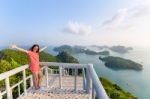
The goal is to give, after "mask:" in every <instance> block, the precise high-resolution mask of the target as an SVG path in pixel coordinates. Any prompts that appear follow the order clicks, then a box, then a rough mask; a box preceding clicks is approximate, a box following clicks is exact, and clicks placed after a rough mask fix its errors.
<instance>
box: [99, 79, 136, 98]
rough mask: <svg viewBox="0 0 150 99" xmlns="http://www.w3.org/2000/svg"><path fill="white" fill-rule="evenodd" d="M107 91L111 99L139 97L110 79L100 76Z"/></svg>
mask: <svg viewBox="0 0 150 99" xmlns="http://www.w3.org/2000/svg"><path fill="white" fill-rule="evenodd" d="M99 79H100V81H101V83H102V85H103V87H104V89H105V90H106V93H107V94H108V96H109V97H110V98H111V99H138V98H137V97H135V96H133V95H132V94H131V93H129V92H125V91H124V90H123V89H122V88H121V87H119V86H118V85H116V84H113V83H111V82H110V81H109V80H107V79H105V78H102V77H100V78H99Z"/></svg>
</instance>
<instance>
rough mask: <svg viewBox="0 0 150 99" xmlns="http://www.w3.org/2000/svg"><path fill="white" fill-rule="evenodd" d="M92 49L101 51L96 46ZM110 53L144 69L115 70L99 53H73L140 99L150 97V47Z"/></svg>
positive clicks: (81, 61) (54, 53) (98, 72)
mask: <svg viewBox="0 0 150 99" xmlns="http://www.w3.org/2000/svg"><path fill="white" fill-rule="evenodd" d="M1 49H2V48H1ZM90 49H93V50H95V51H99V50H98V49H96V48H90ZM46 51H47V52H49V53H50V54H53V55H57V53H56V52H54V51H53V47H49V48H48V49H46ZM110 54H111V55H113V56H119V57H123V58H127V59H131V60H133V61H135V62H138V63H141V64H143V66H144V69H143V71H141V72H138V71H133V70H120V71H114V70H111V69H109V68H107V67H105V66H104V63H103V62H101V61H100V60H99V55H95V56H93V55H85V54H73V56H74V57H76V58H77V59H78V60H79V61H80V63H92V64H94V68H95V70H96V72H97V74H98V76H102V77H106V78H107V79H109V80H111V81H112V82H114V83H116V84H118V85H119V86H121V87H122V88H123V89H124V90H126V91H129V92H131V93H132V94H134V95H135V96H137V97H138V98H139V99H150V77H149V76H150V48H140V47H135V48H134V50H133V51H131V52H130V53H127V54H118V53H115V52H111V51H110Z"/></svg>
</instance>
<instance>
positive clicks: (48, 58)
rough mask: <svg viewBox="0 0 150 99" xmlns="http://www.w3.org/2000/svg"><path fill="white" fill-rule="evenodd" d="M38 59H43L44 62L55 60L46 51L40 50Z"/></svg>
mask: <svg viewBox="0 0 150 99" xmlns="http://www.w3.org/2000/svg"><path fill="white" fill-rule="evenodd" d="M40 61H41V62H42V61H44V62H56V57H55V56H53V55H51V54H48V53H46V52H41V53H40Z"/></svg>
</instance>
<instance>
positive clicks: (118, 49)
mask: <svg viewBox="0 0 150 99" xmlns="http://www.w3.org/2000/svg"><path fill="white" fill-rule="evenodd" d="M109 49H110V50H111V51H114V52H117V53H120V54H125V53H128V52H129V51H130V50H133V48H132V47H125V46H120V45H118V46H112V47H109Z"/></svg>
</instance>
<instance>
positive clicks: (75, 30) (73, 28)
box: [63, 21, 92, 34]
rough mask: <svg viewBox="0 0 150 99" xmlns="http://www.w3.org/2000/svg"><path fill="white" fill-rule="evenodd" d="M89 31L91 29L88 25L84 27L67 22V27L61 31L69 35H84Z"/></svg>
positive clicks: (76, 23)
mask: <svg viewBox="0 0 150 99" xmlns="http://www.w3.org/2000/svg"><path fill="white" fill-rule="evenodd" d="M91 31H92V27H91V26H90V25H85V24H81V23H78V22H74V21H70V22H68V24H67V26H66V27H65V28H64V29H63V32H64V33H71V34H86V33H90V32H91Z"/></svg>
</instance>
